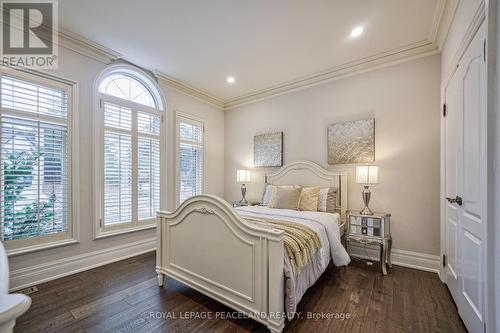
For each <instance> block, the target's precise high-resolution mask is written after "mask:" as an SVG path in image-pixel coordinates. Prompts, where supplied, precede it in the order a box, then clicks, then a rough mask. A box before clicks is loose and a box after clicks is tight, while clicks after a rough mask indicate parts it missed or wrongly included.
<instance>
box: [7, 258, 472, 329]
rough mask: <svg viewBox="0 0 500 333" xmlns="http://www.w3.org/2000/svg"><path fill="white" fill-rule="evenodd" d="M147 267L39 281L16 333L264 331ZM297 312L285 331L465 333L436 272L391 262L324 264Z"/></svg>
mask: <svg viewBox="0 0 500 333" xmlns="http://www.w3.org/2000/svg"><path fill="white" fill-rule="evenodd" d="M154 265H155V256H154V253H148V254H145V255H141V256H137V257H134V258H130V259H127V260H123V261H120V262H117V263H113V264H110V265H106V266H102V267H99V268H95V269H92V270H89V271H86V272H82V273H78V274H75V275H71V276H68V277H64V278H61V279H58V280H54V281H51V282H48V283H44V284H41V285H38V289H39V291H38V292H36V293H34V294H31V295H30V296H31V297H32V300H33V304H32V306H31V308H30V310H29V311H28V312H27V313H26V314H25V315H23V316H22V317H21V318H19V320H18V322H17V325H16V328H15V332H87V333H94V332H96V333H103V332H134V333H135V332H267V330H266V328H265V327H264V326H263V325H260V324H258V323H257V322H255V321H253V320H251V319H238V318H234V319H233V318H229V319H221V318H220V317H221V316H223V315H225V316H226V317H231V316H234V317H236V316H237V314H236V313H234V312H233V311H232V310H231V309H229V308H227V307H226V306H224V305H222V304H220V303H218V302H216V301H213V300H211V299H210V298H208V297H206V296H204V295H202V294H200V293H198V292H196V291H194V290H193V289H190V288H188V287H186V286H184V285H182V284H180V283H179V282H177V281H174V280H172V279H167V281H166V287H164V288H159V287H158V286H157V285H156V274H155V272H154ZM298 311H299V312H302V318H296V319H294V320H293V321H291V322H289V323H288V324H287V325H286V327H285V330H284V332H315V333H320V332H446V333H455V332H466V329H465V327H464V326H463V323H462V321H461V320H460V318H459V316H458V313H457V310H456V307H455V305H454V304H453V301H452V299H451V296H450V295H449V293H448V291H447V289H446V287H445V286H444V285H443V284H442V283H441V281H440V280H439V279H438V277H437V275H436V274H433V273H428V272H422V271H418V270H414V269H409V268H404V267H395V268H393V269H391V270H390V273H389V275H388V276H386V277H384V276H382V274H381V273H380V272H379V270H378V266H377V265H376V264H374V265H373V266H372V267H370V266H366V265H365V264H364V263H362V262H357V261H354V262H353V263H352V264H351V265H350V266H349V267H347V268H345V267H344V268H335V267H333V266H330V267H329V268H328V269H327V271H326V272H325V273H324V274H323V276H322V277H321V278H320V280H319V281H318V282H317V283H316V285H315V286H314V287H313V288H311V289H310V290H309V291H308V292H307V293H306V295H305V296H304V298H303V299H302V301H301V303H300V305H299V309H298ZM307 313H313V314H315V315H316V316H319V315H321V314H322V313H324V314H330V316H334V315H335V314H336V313H337V314H344V315H345V316H349V319H347V318H345V319H343V320H342V319H340V318H337V319H335V318H331V319H327V318H316V319H306V318H305V317H306V316H307ZM174 316H175V317H176V318H173V317H174ZM181 316H182V317H181ZM203 316H208V317H209V318H208V319H207V318H203Z"/></svg>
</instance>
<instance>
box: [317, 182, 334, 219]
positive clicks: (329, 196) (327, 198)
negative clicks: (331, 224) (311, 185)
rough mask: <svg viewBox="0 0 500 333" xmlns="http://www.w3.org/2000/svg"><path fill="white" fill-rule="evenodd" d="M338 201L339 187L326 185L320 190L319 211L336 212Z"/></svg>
mask: <svg viewBox="0 0 500 333" xmlns="http://www.w3.org/2000/svg"><path fill="white" fill-rule="evenodd" d="M336 202H337V189H335V188H333V187H326V188H321V189H320V190H319V198H318V212H327V213H335V208H336V207H337V204H336Z"/></svg>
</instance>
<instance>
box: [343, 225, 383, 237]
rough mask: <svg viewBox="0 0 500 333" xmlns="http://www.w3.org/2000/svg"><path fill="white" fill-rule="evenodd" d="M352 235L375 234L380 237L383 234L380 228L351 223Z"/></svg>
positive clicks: (350, 230) (374, 235) (350, 232)
mask: <svg viewBox="0 0 500 333" xmlns="http://www.w3.org/2000/svg"><path fill="white" fill-rule="evenodd" d="M349 234H351V235H362V236H373V237H380V236H381V235H382V233H381V231H380V228H373V227H364V226H361V225H355V224H351V226H350V229H349Z"/></svg>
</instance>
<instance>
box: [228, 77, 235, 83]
mask: <svg viewBox="0 0 500 333" xmlns="http://www.w3.org/2000/svg"><path fill="white" fill-rule="evenodd" d="M226 81H227V83H234V81H236V80H235V79H234V76H228V77H227V79H226Z"/></svg>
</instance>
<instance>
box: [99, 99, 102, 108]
mask: <svg viewBox="0 0 500 333" xmlns="http://www.w3.org/2000/svg"><path fill="white" fill-rule="evenodd" d="M99 107H100V108H101V109H102V98H99Z"/></svg>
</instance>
